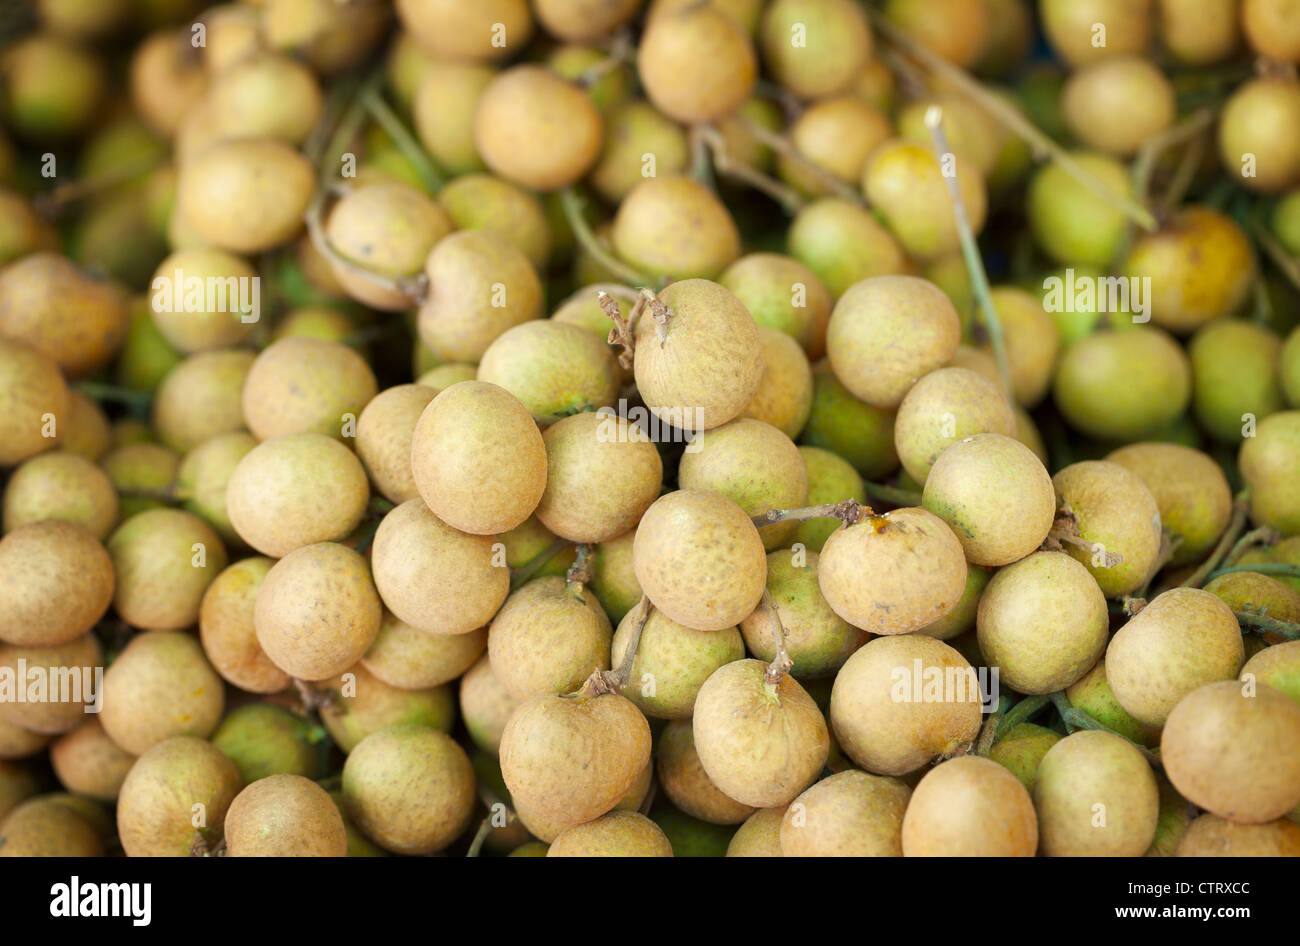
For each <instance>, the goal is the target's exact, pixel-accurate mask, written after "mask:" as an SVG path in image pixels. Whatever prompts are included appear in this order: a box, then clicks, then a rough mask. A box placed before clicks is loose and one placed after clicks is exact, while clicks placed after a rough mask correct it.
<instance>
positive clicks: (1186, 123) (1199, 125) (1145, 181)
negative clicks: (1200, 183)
mask: <svg viewBox="0 0 1300 946" xmlns="http://www.w3.org/2000/svg"><path fill="white" fill-rule="evenodd" d="M1213 121H1214V110H1213V109H1211V108H1200V109H1197V110H1196V111H1195V112H1193V113H1192V114H1190V115H1188V116H1187V117H1186V118H1184V119H1183V120H1182V121H1180V122H1178V123H1177V124H1175V125H1173V126H1171V127H1169V128H1167V129H1165V131H1163V132H1161V133H1160V134H1158V135H1156V136H1155V137H1154V138H1149V139H1147V141H1145V142H1144V143H1143V144H1142V147H1141V148H1140V149H1138V153H1137V157H1136V158H1135V159H1134V161H1133V168H1132V171H1131V176H1132V181H1133V196H1134V198H1136V199H1137V200H1139V201H1141V202H1142V203H1144V204H1145V203H1148V197H1149V192H1150V190H1151V176H1152V175H1153V174H1154V173H1155V169H1156V162H1158V161H1159V160H1160V156H1161V155H1162V154H1164V153H1165V151H1167V150H1169V149H1170V148H1173V147H1176V146H1177V145H1180V144H1182V143H1183V142H1184V141H1187V140H1189V139H1190V140H1192V141H1197V140H1199V137H1200V135H1201V133H1202V132H1203V131H1205V129H1207V128H1209V127H1210V123H1211V122H1213ZM1190 150H1191V149H1189V151H1190ZM1193 170H1195V168H1193ZM1166 204H1167V200H1166ZM1132 245H1133V224H1132V221H1130V222H1129V226H1128V229H1127V231H1126V232H1125V234H1124V238H1123V239H1122V240H1120V245H1119V251H1118V252H1117V253H1116V254H1115V259H1116V260H1117V261H1123V260H1124V259H1125V258H1126V257H1127V256H1128V252H1129V247H1131V246H1132Z"/></svg>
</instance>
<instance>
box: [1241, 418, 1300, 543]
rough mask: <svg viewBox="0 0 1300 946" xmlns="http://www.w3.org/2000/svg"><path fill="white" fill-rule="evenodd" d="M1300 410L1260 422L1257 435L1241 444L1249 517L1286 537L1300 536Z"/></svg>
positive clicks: (1242, 472) (1242, 471) (1256, 430)
mask: <svg viewBox="0 0 1300 946" xmlns="http://www.w3.org/2000/svg"><path fill="white" fill-rule="evenodd" d="M1298 457H1300V411H1282V412H1280V413H1277V414H1273V415H1272V416H1271V417H1266V418H1264V419H1263V420H1262V421H1260V423H1259V426H1258V427H1257V428H1256V429H1255V436H1253V437H1247V438H1245V439H1244V440H1243V441H1242V444H1241V450H1240V451H1239V453H1238V455H1237V466H1238V468H1239V469H1240V470H1241V476H1242V479H1243V480H1245V482H1246V486H1247V487H1249V489H1250V518H1251V520H1252V521H1253V522H1254V523H1255V524H1256V525H1264V526H1269V527H1270V528H1273V529H1275V530H1277V531H1278V532H1280V533H1281V534H1282V535H1284V536H1292V535H1300V482H1298V481H1297V479H1296V476H1295V470H1296V462H1297V458H1298Z"/></svg>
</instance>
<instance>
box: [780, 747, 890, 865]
mask: <svg viewBox="0 0 1300 946" xmlns="http://www.w3.org/2000/svg"><path fill="white" fill-rule="evenodd" d="M911 794H912V792H911V789H909V788H908V787H907V786H906V785H905V784H903V783H902V782H900V781H899V780H898V779H893V778H887V777H884V776H879V775H868V774H867V773H866V772H860V771H858V770H857V769H850V770H848V771H845V772H839V773H837V774H835V775H831V776H829V777H827V778H824V779H822V780H821V781H820V782H817V783H816V784H815V785H813V786H812V787H811V788H809V789H808V790H807V791H805V792H804V793H803V794H801V795H800V796H799V797H798V798H796V799H795V800H794V802H793V803H792V804H791V805H790V807H789V808H788V809H786V812H785V816H784V817H783V818H782V821H781V831H780V842H781V854H782V856H784V857H902V856H903V845H902V827H903V824H904V811H905V810H906V809H908V807H909V798H910V797H911Z"/></svg>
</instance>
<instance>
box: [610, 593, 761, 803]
mask: <svg viewBox="0 0 1300 946" xmlns="http://www.w3.org/2000/svg"><path fill="white" fill-rule="evenodd" d="M638 617H639V612H638V611H637V610H633V611H631V612H629V613H628V614H626V615H624V616H623V619H622V620H621V621H620V622H619V625H618V630H617V631H615V632H614V640H613V643H612V645H611V647H610V662H611V663H612V664H613V665H614V666H616V667H617V666H619V665H620V664H621V662H622V661H623V659H624V658H625V657H626V655H627V649H628V647H629V646H630V645H631V643H632V635H633V634H634V633H635V631H636V627H637V625H638V623H639V619H638ZM744 656H745V642H744V640H743V638H742V637H741V636H740V632H739V631H738V630H736V628H734V627H727V628H723V629H722V630H720V631H699V630H696V629H694V628H691V627H685V626H683V625H681V624H678V623H677V622H676V621H674V620H672V619H671V618H669V617H667V616H666V615H665V614H664V613H663V612H662V611H659V610H657V609H651V611H650V617H649V618H648V619H647V620H646V622H645V625H644V627H642V628H641V637H640V641H639V643H638V645H637V649H636V657H635V658H634V659H633V661H632V676H631V678H630V679H631V680H632V681H633V682H632V683H630V684H629V685H628V686H626V687H624V688H623V695H624V696H626V697H627V698H628V699H629V700H631V701H632V702H633V703H635V704H636V705H637V707H638V708H639V709H640V710H641V712H643V713H645V714H646V716H650V717H653V718H655V719H689V718H690V716H691V713H692V711H693V708H694V706H695V698H696V696H698V695H699V692H700V687H702V686H703V685H704V681H705V680H707V679H708V678H709V676H710V675H711V674H712V673H713V672H714V671H715V670H717V669H718V668H719V667H722V666H724V665H726V664H729V663H731V662H732V661H734V660H740V659H742V658H743V657H744ZM651 680H652V681H654V683H653V686H649V685H645V683H646V681H651ZM689 813H690V812H688V814H689ZM706 820H708V819H706Z"/></svg>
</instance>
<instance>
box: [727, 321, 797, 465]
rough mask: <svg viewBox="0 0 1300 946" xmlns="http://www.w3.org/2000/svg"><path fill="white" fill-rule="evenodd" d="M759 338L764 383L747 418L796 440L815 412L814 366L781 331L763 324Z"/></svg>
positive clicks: (794, 342)
mask: <svg viewBox="0 0 1300 946" xmlns="http://www.w3.org/2000/svg"><path fill="white" fill-rule="evenodd" d="M758 337H759V342H760V344H761V345H762V346H763V347H762V352H763V380H762V383H760V384H759V386H758V391H757V392H755V394H754V399H753V400H752V401H750V402H749V406H748V407H746V408H745V413H744V415H743V416H745V417H752V418H753V419H754V420H759V421H762V422H764V423H766V424H771V425H772V426H773V427H775V428H776V429H777V430H779V431H781V432H782V433H783V434H785V435H786V436H787V437H790V438H791V439H793V438H795V437H798V436H799V433H800V432H801V431H802V430H803V428H804V425H805V424H807V423H808V417H809V415H811V413H812V399H813V373H812V366H811V365H809V364H808V356H807V355H805V354H804V350H803V349H802V348H800V347H799V343H798V342H796V341H795V340H794V339H793V338H791V337H790V336H789V335H787V334H785V333H784V332H782V331H781V330H780V329H775V328H772V327H771V326H768V325H760V326H758Z"/></svg>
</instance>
